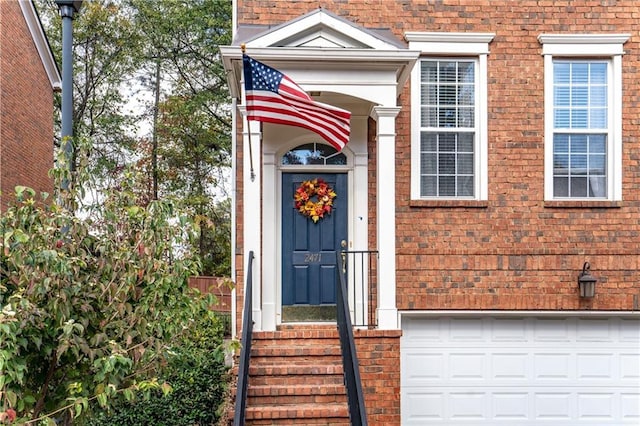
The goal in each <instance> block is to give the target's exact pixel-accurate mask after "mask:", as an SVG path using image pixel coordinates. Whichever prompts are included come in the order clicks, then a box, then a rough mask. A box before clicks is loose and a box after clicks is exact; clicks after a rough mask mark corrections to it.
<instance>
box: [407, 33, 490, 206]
mask: <svg viewBox="0 0 640 426" xmlns="http://www.w3.org/2000/svg"><path fill="white" fill-rule="evenodd" d="M493 36H494V35H493V34H476V33H471V34H466V33H407V34H406V38H407V40H408V41H409V48H410V49H419V50H421V51H422V54H423V56H422V57H421V58H420V60H419V62H418V63H417V64H416V66H415V68H414V70H413V74H412V80H411V87H412V95H411V106H412V140H411V158H412V172H411V175H412V177H411V198H412V199H417V200H419V199H469V200H486V199H487V174H488V173H487V126H486V123H487V106H486V105H487V55H488V53H489V50H488V44H489V42H490V41H491V40H492V39H493Z"/></svg>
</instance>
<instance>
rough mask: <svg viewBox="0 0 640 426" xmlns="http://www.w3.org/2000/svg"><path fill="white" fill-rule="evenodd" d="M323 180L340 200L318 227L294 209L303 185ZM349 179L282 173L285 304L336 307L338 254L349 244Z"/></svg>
mask: <svg viewBox="0 0 640 426" xmlns="http://www.w3.org/2000/svg"><path fill="white" fill-rule="evenodd" d="M316 178H322V179H324V181H325V182H327V184H328V185H329V186H330V187H331V188H333V190H334V191H335V192H336V194H337V196H336V197H335V199H334V200H333V209H332V212H331V214H329V215H325V216H324V218H321V219H319V220H318V221H317V222H316V223H314V222H313V220H312V219H311V218H309V217H306V216H303V215H302V214H300V213H299V212H298V211H297V210H296V209H295V207H294V205H295V201H294V198H293V195H294V193H295V192H296V189H297V188H298V187H299V186H300V184H301V183H302V182H303V181H307V180H313V179H316ZM347 206H348V203H347V175H346V174H345V173H283V175H282V250H283V251H282V304H283V305H325V304H335V303H336V278H337V277H336V251H340V249H341V248H342V247H341V244H342V242H343V241H345V242H346V240H347Z"/></svg>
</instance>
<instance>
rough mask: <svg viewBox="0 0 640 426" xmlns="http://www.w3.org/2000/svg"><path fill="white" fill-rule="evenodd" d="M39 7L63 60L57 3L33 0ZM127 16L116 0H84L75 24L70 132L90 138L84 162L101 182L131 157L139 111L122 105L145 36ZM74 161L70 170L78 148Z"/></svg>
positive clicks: (132, 91) (132, 87)
mask: <svg viewBox="0 0 640 426" xmlns="http://www.w3.org/2000/svg"><path fill="white" fill-rule="evenodd" d="M37 5H38V6H39V7H38V10H39V13H40V14H41V15H43V21H44V22H45V24H46V30H47V34H48V38H49V42H50V44H51V47H52V50H53V52H54V55H55V56H56V59H57V60H58V63H61V55H62V33H61V31H62V24H61V18H60V16H59V13H58V7H57V6H56V4H55V3H54V1H53V0H37ZM130 15H131V11H130V10H129V9H128V8H127V7H126V5H124V4H123V3H122V2H120V1H113V0H92V1H85V2H83V4H82V7H81V9H80V12H79V13H77V14H76V15H75V18H74V23H73V62H74V69H73V73H74V90H73V96H74V104H73V133H74V135H75V136H76V137H79V138H91V140H92V152H91V153H90V157H89V160H90V162H89V163H88V164H87V165H88V166H89V167H91V170H92V172H93V173H95V175H96V176H102V179H103V180H106V179H109V178H112V173H113V172H114V171H119V170H121V168H122V167H123V166H124V165H125V164H127V163H128V162H129V161H130V158H132V157H134V156H135V147H136V140H135V133H134V131H135V123H136V122H137V119H138V115H137V114H135V113H133V112H131V111H127V110H126V109H125V108H126V104H127V102H128V101H129V100H130V98H131V97H134V96H136V92H137V91H138V90H139V88H137V87H135V85H132V84H131V82H132V81H135V78H134V77H135V75H136V73H137V71H138V69H139V67H140V66H141V58H140V55H139V54H138V53H139V51H140V49H141V47H140V45H141V43H142V42H143V40H142V39H141V37H140V33H139V30H138V28H136V27H135V25H134V23H133V22H132V20H131V18H130ZM59 101H60V99H58V102H59ZM58 121H59V120H58ZM57 143H58V145H59V140H58V141H57ZM72 164H73V166H72V167H73V168H74V169H75V168H77V167H78V166H79V165H78V155H77V151H74V156H73V158H72Z"/></svg>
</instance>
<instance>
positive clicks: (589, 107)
mask: <svg viewBox="0 0 640 426" xmlns="http://www.w3.org/2000/svg"><path fill="white" fill-rule="evenodd" d="M627 39H628V35H599V34H597V35H588V34H587V35H541V36H540V37H539V40H540V42H541V43H542V44H543V55H544V57H545V199H547V200H611V201H617V200H621V198H622V135H621V131H622V106H621V103H622V101H621V99H622V84H621V83H622V81H621V80H622V64H621V56H622V53H623V51H622V44H623V43H624V42H625V41H626V40H627Z"/></svg>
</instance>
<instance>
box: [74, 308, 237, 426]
mask: <svg viewBox="0 0 640 426" xmlns="http://www.w3.org/2000/svg"><path fill="white" fill-rule="evenodd" d="M222 325H223V324H222V322H221V321H219V319H218V318H217V317H216V316H215V314H214V313H210V314H209V315H207V316H204V317H202V318H201V319H200V320H199V321H197V323H196V326H195V327H193V329H192V330H191V333H190V334H188V336H187V337H186V338H185V339H184V340H183V341H182V342H181V344H180V345H179V346H176V347H175V348H174V350H173V352H172V355H171V356H170V357H169V359H168V366H167V369H166V370H165V371H164V374H163V375H162V378H163V379H164V380H166V383H169V384H170V385H171V387H172V391H171V392H169V393H168V394H165V393H163V392H161V391H160V390H155V391H154V392H152V393H151V395H150V397H149V398H147V399H143V400H137V401H123V402H121V403H120V404H118V405H116V406H115V407H114V408H113V409H112V410H111V411H109V412H107V411H103V412H101V413H100V414H99V415H97V416H95V417H94V418H92V419H91V420H90V421H88V422H87V423H88V425H89V426H110V425H122V426H126V425H131V426H135V425H158V426H162V425H166V426H191V425H213V424H215V423H216V422H217V421H218V418H219V417H220V415H219V413H218V409H219V408H220V407H221V406H222V403H223V400H224V397H225V391H226V390H227V387H228V375H227V372H228V368H227V367H225V364H224V351H223V350H222V348H223V346H222V344H221V343H222V330H223V327H222Z"/></svg>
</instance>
